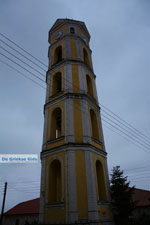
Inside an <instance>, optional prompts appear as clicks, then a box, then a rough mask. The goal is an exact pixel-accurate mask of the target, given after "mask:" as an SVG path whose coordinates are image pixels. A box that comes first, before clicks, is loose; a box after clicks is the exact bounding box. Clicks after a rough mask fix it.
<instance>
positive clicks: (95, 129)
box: [90, 109, 99, 140]
mask: <svg viewBox="0 0 150 225" xmlns="http://www.w3.org/2000/svg"><path fill="white" fill-rule="evenodd" d="M90 117H91V126H92V136H93V138H95V139H97V140H99V133H98V124H97V118H96V114H95V112H94V111H93V110H92V109H91V110H90Z"/></svg>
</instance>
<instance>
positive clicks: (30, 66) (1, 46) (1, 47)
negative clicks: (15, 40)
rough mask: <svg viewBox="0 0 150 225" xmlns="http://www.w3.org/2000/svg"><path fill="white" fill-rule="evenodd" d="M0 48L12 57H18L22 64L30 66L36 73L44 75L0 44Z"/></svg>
mask: <svg viewBox="0 0 150 225" xmlns="http://www.w3.org/2000/svg"><path fill="white" fill-rule="evenodd" d="M0 48H1V49H3V50H4V51H5V52H7V53H8V54H10V55H12V56H13V57H15V58H16V59H18V60H19V61H20V62H22V63H23V64H25V65H26V66H28V67H30V68H31V69H33V70H35V71H36V72H37V73H39V74H40V75H42V76H43V77H45V75H43V74H42V73H41V72H39V71H38V70H37V69H35V68H34V67H32V66H31V65H29V64H28V63H26V62H24V61H23V60H21V59H20V58H18V57H17V56H15V55H14V54H12V53H11V52H10V51H8V50H7V49H5V48H3V47H2V46H0Z"/></svg>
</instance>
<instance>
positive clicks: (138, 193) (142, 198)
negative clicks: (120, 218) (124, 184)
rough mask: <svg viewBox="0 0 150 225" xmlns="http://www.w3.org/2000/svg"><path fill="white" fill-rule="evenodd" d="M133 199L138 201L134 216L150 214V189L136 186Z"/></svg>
mask: <svg viewBox="0 0 150 225" xmlns="http://www.w3.org/2000/svg"><path fill="white" fill-rule="evenodd" d="M133 201H135V202H137V203H136V209H135V210H134V213H133V217H135V218H139V217H141V216H142V215H143V214H144V215H149V216H150V191H147V190H142V189H137V188H135V191H134V195H133Z"/></svg>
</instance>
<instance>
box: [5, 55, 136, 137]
mask: <svg viewBox="0 0 150 225" xmlns="http://www.w3.org/2000/svg"><path fill="white" fill-rule="evenodd" d="M2 55H3V54H2ZM3 56H4V55H3ZM5 57H6V56H5ZM7 58H8V57H7ZM9 60H10V59H9ZM13 62H14V61H13ZM17 65H18V64H17ZM19 66H20V65H19ZM23 69H25V68H23ZM36 71H37V70H36ZM28 72H29V71H28ZM43 76H44V75H43ZM42 81H43V80H42ZM43 82H44V81H43ZM66 82H67V80H66ZM114 115H115V114H114ZM105 117H106V116H105ZM109 120H110V119H109ZM113 123H114V121H113ZM117 126H118V124H117ZM122 129H123V128H122ZM128 132H129V131H128ZM131 135H133V134H131ZM134 136H135V135H134ZM136 141H137V140H136Z"/></svg>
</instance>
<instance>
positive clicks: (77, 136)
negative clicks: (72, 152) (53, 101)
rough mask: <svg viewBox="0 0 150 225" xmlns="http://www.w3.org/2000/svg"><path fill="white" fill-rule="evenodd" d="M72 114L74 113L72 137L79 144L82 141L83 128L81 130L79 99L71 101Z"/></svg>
mask: <svg viewBox="0 0 150 225" xmlns="http://www.w3.org/2000/svg"><path fill="white" fill-rule="evenodd" d="M73 112H74V115H73V116H74V135H75V141H76V142H79V143H81V142H82V141H83V128H82V113H81V103H80V100H79V99H74V100H73Z"/></svg>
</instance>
